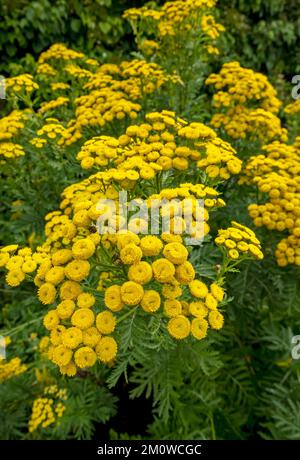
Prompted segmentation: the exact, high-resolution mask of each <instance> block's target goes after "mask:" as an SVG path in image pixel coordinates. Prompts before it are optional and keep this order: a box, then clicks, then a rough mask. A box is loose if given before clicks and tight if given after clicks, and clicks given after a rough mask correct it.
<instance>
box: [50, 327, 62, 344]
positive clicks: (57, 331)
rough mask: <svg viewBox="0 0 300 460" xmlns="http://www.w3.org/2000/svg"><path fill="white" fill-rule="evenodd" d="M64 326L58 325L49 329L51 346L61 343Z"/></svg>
mask: <svg viewBox="0 0 300 460" xmlns="http://www.w3.org/2000/svg"><path fill="white" fill-rule="evenodd" d="M65 329H66V328H65V326H62V325H59V326H56V327H55V328H54V329H51V333H50V340H51V343H52V344H53V345H60V344H61V343H62V334H63V332H64V331H65Z"/></svg>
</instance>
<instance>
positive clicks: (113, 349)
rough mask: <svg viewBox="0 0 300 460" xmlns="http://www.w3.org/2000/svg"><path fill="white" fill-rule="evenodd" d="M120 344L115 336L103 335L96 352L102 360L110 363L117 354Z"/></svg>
mask: <svg viewBox="0 0 300 460" xmlns="http://www.w3.org/2000/svg"><path fill="white" fill-rule="evenodd" d="M117 351H118V346H117V342H116V341H115V339H114V338H113V337H102V339H100V341H99V342H98V344H97V346H96V353H97V356H98V358H99V359H100V361H102V362H103V363H109V362H110V361H112V360H113V359H114V358H115V357H116V354H117Z"/></svg>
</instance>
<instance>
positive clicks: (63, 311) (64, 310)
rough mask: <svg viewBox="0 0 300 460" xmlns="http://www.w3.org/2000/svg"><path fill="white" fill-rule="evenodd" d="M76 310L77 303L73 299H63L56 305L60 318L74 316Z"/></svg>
mask: <svg viewBox="0 0 300 460" xmlns="http://www.w3.org/2000/svg"><path fill="white" fill-rule="evenodd" d="M74 310H75V303H74V302H73V300H63V301H62V302H60V303H59V304H58V305H57V307H56V312H57V314H58V316H59V318H60V319H68V318H70V317H71V316H72V314H73V312H74Z"/></svg>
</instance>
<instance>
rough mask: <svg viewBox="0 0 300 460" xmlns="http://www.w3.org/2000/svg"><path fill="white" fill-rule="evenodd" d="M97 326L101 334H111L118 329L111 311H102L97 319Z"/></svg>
mask: <svg viewBox="0 0 300 460" xmlns="http://www.w3.org/2000/svg"><path fill="white" fill-rule="evenodd" d="M96 326H97V329H98V331H99V332H101V334H111V333H112V332H113V331H114V330H115V327H116V318H115V317H114V315H113V314H112V313H111V312H110V311H102V312H101V313H98V315H97V317H96Z"/></svg>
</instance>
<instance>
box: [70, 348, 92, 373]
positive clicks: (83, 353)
mask: <svg viewBox="0 0 300 460" xmlns="http://www.w3.org/2000/svg"><path fill="white" fill-rule="evenodd" d="M74 361H75V364H76V365H77V366H78V367H80V368H81V369H83V368H85V367H92V366H93V365H94V364H95V362H96V361H97V355H96V353H95V352H94V350H93V349H92V348H90V347H81V348H79V349H78V350H76V351H75V353H74Z"/></svg>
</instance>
